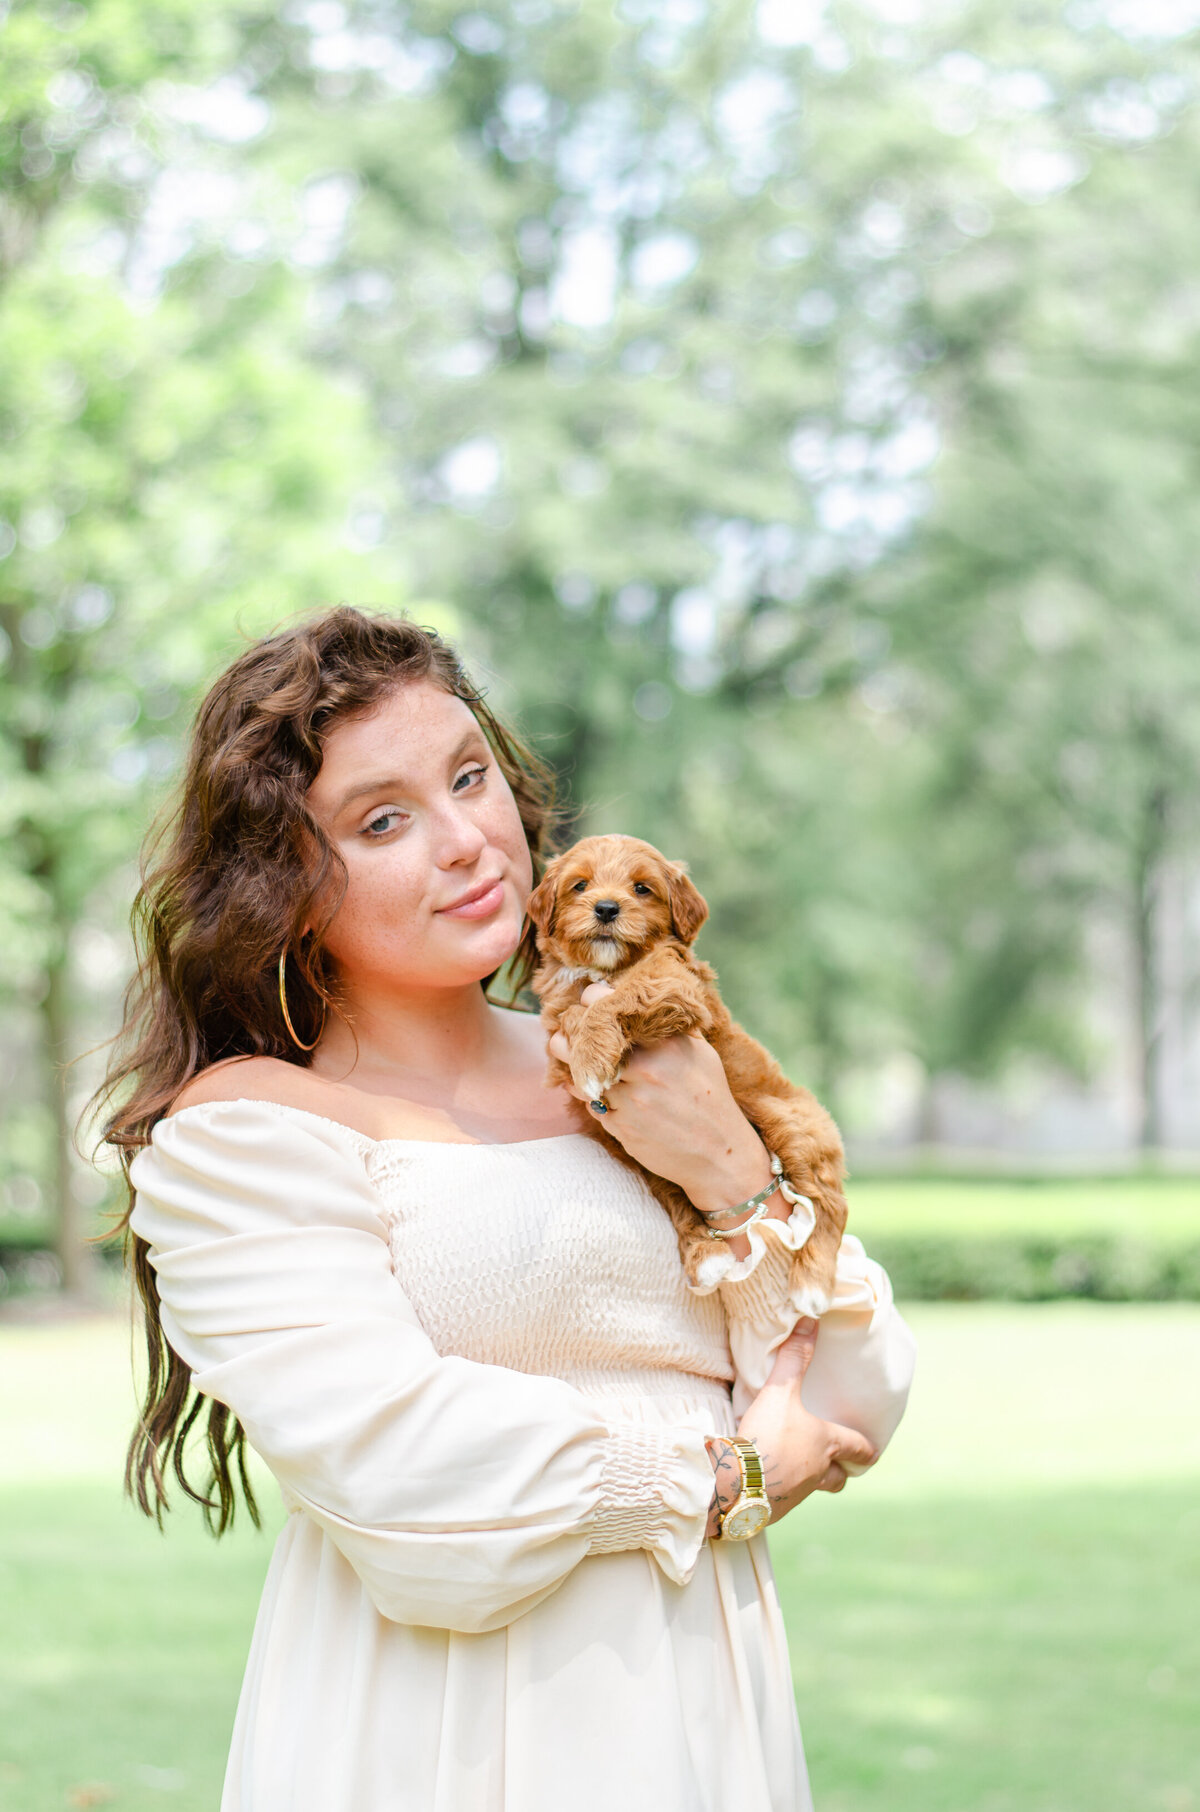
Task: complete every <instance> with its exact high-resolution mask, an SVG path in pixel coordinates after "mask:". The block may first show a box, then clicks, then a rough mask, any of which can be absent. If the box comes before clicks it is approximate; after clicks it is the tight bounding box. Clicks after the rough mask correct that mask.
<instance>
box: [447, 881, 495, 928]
mask: <svg viewBox="0 0 1200 1812" xmlns="http://www.w3.org/2000/svg"><path fill="white" fill-rule="evenodd" d="M503 899H504V882H503V881H502V880H501V881H493V882H492V885H491V886H490V887H489V888H488V890H487V892H486V893H481V894H480V895H479V897H478V899H474V900H464V901H463V904H462V905H461V906H443V907H442V909H441V911H440V912H439V913H438V917H439V918H442V919H486V918H487V917H488V916H489V915H490V914H491V913H493V912H495V910H496V908H497V906H499V905H500V903H501V902H502V900H503Z"/></svg>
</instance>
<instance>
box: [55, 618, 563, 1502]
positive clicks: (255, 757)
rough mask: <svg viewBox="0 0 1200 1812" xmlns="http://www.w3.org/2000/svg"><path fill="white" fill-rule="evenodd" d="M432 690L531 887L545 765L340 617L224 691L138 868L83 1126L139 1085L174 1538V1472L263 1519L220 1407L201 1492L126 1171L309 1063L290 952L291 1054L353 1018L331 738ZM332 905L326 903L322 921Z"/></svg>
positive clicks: (276, 646)
mask: <svg viewBox="0 0 1200 1812" xmlns="http://www.w3.org/2000/svg"><path fill="white" fill-rule="evenodd" d="M425 677H428V678H430V679H432V680H433V681H434V682H435V684H437V685H439V686H441V687H442V688H443V690H445V691H446V692H449V693H452V694H453V695H454V697H456V698H460V699H462V700H463V701H464V703H466V704H468V705H469V706H470V708H471V710H472V712H473V713H474V715H475V717H476V718H477V719H478V721H479V723H480V725H481V726H482V728H483V731H484V734H485V735H486V737H487V739H488V741H489V743H490V744H491V747H492V750H493V753H494V755H495V758H496V762H497V764H498V766H499V768H500V770H501V772H502V773H503V774H504V776H505V778H506V780H507V781H508V784H509V786H510V787H511V788H512V791H513V795H514V797H515V799H516V802H517V807H518V810H519V812H520V816H521V822H522V824H523V826H524V828H525V835H526V838H527V839H528V842H529V848H530V852H531V854H532V856H533V868H534V879H535V880H536V879H537V878H538V876H539V875H540V873H541V872H542V870H543V868H544V866H545V862H546V858H547V853H548V850H547V846H548V842H549V838H550V834H551V832H552V829H553V828H554V825H555V822H556V819H557V814H556V810H555V806H554V787H553V776H552V773H551V770H550V769H549V767H548V766H547V765H546V764H545V763H544V762H543V761H542V760H541V759H540V758H539V757H538V756H537V755H535V754H534V753H533V752H532V750H530V749H529V748H528V747H527V746H526V745H525V744H524V743H523V742H522V741H521V740H520V739H519V738H518V737H517V736H516V735H514V733H513V732H512V731H511V730H510V729H507V728H506V727H505V726H504V725H503V724H502V723H501V722H500V721H499V720H498V719H497V717H496V716H495V715H494V713H493V712H492V711H490V710H489V709H488V707H487V705H485V704H484V702H483V696H482V694H481V692H480V691H479V689H478V688H477V687H476V686H474V685H473V684H472V683H471V681H470V680H469V679H468V677H467V674H466V673H465V671H464V669H463V666H462V663H461V661H460V659H459V657H458V655H457V654H456V653H455V652H454V650H453V649H452V648H451V647H450V645H449V644H448V643H447V642H445V641H443V639H442V638H441V637H440V636H439V635H437V634H436V633H435V632H434V631H433V630H431V629H422V628H419V627H418V626H417V624H415V623H413V622H410V621H409V620H408V619H407V618H405V617H390V616H375V615H369V614H367V613H366V612H364V611H361V610H353V609H350V608H348V607H345V606H342V607H339V608H338V609H334V610H328V611H325V612H323V613H321V614H320V615H318V616H315V617H312V618H309V619H307V620H305V621H303V622H301V623H300V624H299V625H297V626H294V627H292V628H289V629H287V630H286V631H283V632H281V633H279V634H277V635H271V636H267V637H265V638H264V639H262V640H261V641H257V642H255V643H254V644H253V645H252V646H251V647H249V648H248V649H247V650H246V651H245V653H243V654H241V655H240V656H239V657H238V659H237V660H235V661H234V662H233V663H232V665H231V666H229V667H227V668H226V670H225V671H224V672H223V673H222V674H221V676H220V678H219V679H218V680H217V681H216V682H215V684H214V685H212V686H211V687H210V689H209V691H208V693H207V695H206V697H205V698H204V700H203V702H202V703H201V705H200V709H199V711H198V712H197V715H196V720H195V724H194V726H193V729H192V735H191V742H190V746H189V750H188V757H187V762H186V765H185V769H184V772H183V776H182V779H181V781H180V784H179V787H178V789H177V792H176V795H175V797H174V799H173V801H172V802H170V803H169V804H168V807H167V808H166V810H165V812H164V814H163V815H162V817H161V818H160V820H159V822H158V823H157V824H156V825H155V826H153V827H152V828H151V830H150V833H149V835H148V836H147V839H146V843H145V846H144V848H143V851H142V860H141V869H140V875H141V886H140V888H139V890H138V893H137V896H136V898H135V900H134V904H133V912H132V925H133V935H134V944H135V949H136V953H137V967H136V971H135V973H134V975H133V977H132V978H131V980H130V982H129V985H128V987H127V989H126V992H125V1000H124V1016H123V1024H122V1029H121V1031H120V1032H119V1033H118V1034H117V1037H116V1039H115V1040H114V1051H113V1056H112V1060H111V1062H110V1064H109V1068H108V1073H107V1075H106V1077H105V1080H104V1083H103V1084H102V1085H101V1087H100V1089H99V1090H97V1093H96V1096H95V1097H94V1098H93V1102H92V1103H89V1108H91V1107H94V1106H102V1107H104V1108H111V1107H112V1104H113V1102H114V1101H115V1099H116V1098H117V1097H118V1096H119V1095H121V1094H123V1093H124V1085H126V1084H127V1083H132V1089H131V1092H129V1093H128V1094H127V1095H125V1098H124V1100H123V1102H122V1104H121V1106H120V1107H119V1108H117V1109H116V1110H115V1111H112V1112H110V1113H109V1115H108V1117H107V1118H106V1119H105V1120H104V1121H103V1123H102V1130H101V1135H100V1141H99V1142H100V1143H101V1144H107V1145H111V1146H113V1147H115V1149H116V1151H117V1153H118V1154H119V1157H120V1162H121V1170H122V1174H123V1177H124V1182H125V1189H126V1195H127V1200H126V1203H125V1206H124V1211H123V1212H122V1213H121V1215H120V1216H119V1217H118V1219H117V1221H116V1224H115V1227H114V1229H113V1235H114V1236H120V1237H122V1238H123V1240H124V1250H125V1257H126V1262H127V1264H129V1266H130V1268H131V1269H132V1272H133V1277H134V1281H135V1284H136V1287H137V1291H138V1294H139V1296H140V1298H141V1302H142V1306H143V1310H144V1325H145V1335H146V1351H147V1359H148V1374H147V1381H146V1392H145V1398H144V1401H143V1403H142V1407H141V1413H140V1415H139V1419H138V1423H137V1427H136V1428H135V1430H134V1434H133V1438H132V1440H131V1442H130V1445H129V1452H128V1456H127V1458H126V1463H125V1489H126V1491H127V1492H128V1493H129V1495H130V1496H131V1497H133V1498H134V1499H135V1500H136V1502H137V1503H138V1504H139V1506H140V1507H141V1509H142V1510H143V1511H144V1512H145V1513H146V1515H147V1516H153V1517H154V1518H155V1519H156V1521H157V1522H158V1523H159V1525H160V1527H161V1524H162V1513H163V1511H164V1510H165V1509H167V1508H169V1504H168V1495H167V1479H168V1474H169V1473H173V1474H174V1476H175V1478H176V1479H177V1480H178V1482H179V1484H180V1485H181V1486H182V1488H183V1490H184V1492H185V1493H186V1494H187V1496H188V1497H189V1498H191V1499H193V1501H194V1502H196V1503H198V1504H200V1505H202V1506H203V1509H204V1515H205V1520H206V1521H207V1523H208V1525H209V1528H210V1529H211V1530H212V1531H213V1533H214V1534H217V1535H221V1534H223V1533H224V1531H225V1530H226V1529H227V1528H228V1527H229V1526H230V1524H231V1523H232V1521H233V1517H234V1511H235V1508H236V1502H237V1492H236V1489H235V1485H234V1470H235V1468H236V1472H237V1475H238V1478H239V1480H240V1483H241V1487H242V1492H243V1494H244V1497H245V1501H246V1507H247V1510H248V1511H249V1514H250V1517H251V1519H252V1520H253V1522H254V1523H255V1524H257V1523H258V1521H259V1514H258V1506H257V1504H256V1503H255V1500H254V1493H253V1490H252V1489H251V1486H250V1481H249V1478H248V1477H247V1473H246V1449H245V1431H244V1429H243V1428H242V1427H241V1424H240V1423H239V1422H238V1421H237V1419H236V1417H234V1416H233V1415H231V1413H230V1411H229V1410H228V1408H227V1407H226V1406H225V1404H223V1403H218V1402H216V1401H215V1400H210V1402H209V1406H208V1422H207V1431H206V1446H207V1452H208V1461H209V1466H210V1472H211V1476H210V1478H209V1481H208V1485H207V1488H206V1489H205V1490H203V1491H198V1490H197V1489H196V1488H195V1487H194V1486H193V1485H192V1484H191V1482H190V1481H189V1479H188V1477H187V1474H186V1470H185V1453H184V1449H185V1444H186V1442H187V1440H188V1437H189V1435H190V1434H191V1431H192V1429H193V1427H194V1425H195V1424H196V1422H197V1421H198V1420H199V1418H200V1416H201V1414H202V1411H203V1409H204V1403H205V1399H204V1398H203V1397H202V1396H201V1395H200V1394H199V1393H198V1392H194V1391H193V1387H192V1374H191V1370H190V1368H189V1367H188V1366H187V1365H185V1364H184V1362H183V1360H182V1359H181V1358H180V1357H179V1355H178V1353H176V1352H175V1351H174V1350H173V1348H171V1347H170V1346H169V1345H168V1343H167V1341H166V1339H165V1337H164V1335H163V1330H162V1321H161V1316H160V1311H159V1297H158V1285H157V1281H156V1278H155V1275H154V1270H153V1267H152V1266H151V1264H150V1260H149V1247H148V1245H147V1243H146V1241H145V1240H144V1239H141V1238H140V1237H139V1236H138V1235H137V1234H135V1233H134V1232H133V1231H132V1229H131V1228H130V1226H129V1216H130V1214H131V1212H132V1210H133V1204H134V1190H133V1186H132V1184H131V1183H130V1181H129V1165H130V1163H131V1161H132V1159H133V1156H134V1155H135V1153H136V1152H138V1151H139V1150H140V1149H141V1148H142V1147H143V1146H145V1145H147V1144H149V1142H150V1135H151V1132H152V1130H153V1128H154V1126H155V1125H156V1124H157V1122H158V1121H159V1120H161V1119H162V1117H163V1115H164V1114H165V1113H166V1112H167V1110H168V1109H169V1107H170V1106H171V1104H172V1102H173V1101H174V1100H175V1098H176V1096H177V1095H178V1094H179V1093H180V1091H181V1090H182V1088H183V1087H184V1085H185V1084H186V1083H187V1082H188V1081H190V1079H191V1078H192V1077H193V1076H195V1075H197V1074H198V1073H199V1072H200V1071H201V1070H204V1069H207V1068H208V1066H209V1065H210V1064H213V1063H216V1062H218V1061H219V1060H220V1059H221V1058H223V1057H232V1056H265V1057H279V1058H283V1059H284V1060H285V1061H287V1062H289V1063H295V1064H298V1065H300V1066H304V1065H305V1064H306V1061H307V1059H306V1058H305V1056H304V1054H303V1053H302V1052H300V1051H299V1050H298V1049H297V1046H296V1044H295V1043H294V1042H293V1040H292V1038H291V1037H290V1036H289V1033H288V1030H287V1027H286V1025H285V1023H284V1019H283V1014H282V1012H281V1009H280V1002H279V989H278V964H279V955H280V952H281V951H287V952H288V954H289V957H291V958H292V959H293V960H292V961H290V962H289V963H288V976H287V996H288V1007H289V1011H290V1013H291V1016H292V1023H293V1025H294V1026H295V1028H296V1033H297V1036H298V1037H299V1038H300V1039H302V1040H303V1041H304V1043H305V1044H308V1043H311V1042H312V1041H313V1040H314V1039H315V1038H316V1037H317V1034H318V1029H319V1027H320V1025H321V1023H322V1019H323V1015H324V1014H325V1013H326V1012H327V1011H332V1012H334V1013H339V1012H341V1005H340V1002H339V999H338V989H337V982H336V976H335V974H334V972H333V968H332V964H331V963H330V962H329V961H328V960H327V959H326V957H325V954H324V950H323V943H322V939H323V936H324V933H325V931H326V930H327V929H328V926H329V924H330V922H331V920H332V919H333V917H334V915H335V913H336V911H337V908H338V905H339V904H340V901H341V898H342V895H343V893H344V891H345V887H346V884H347V880H348V876H347V873H346V868H345V864H344V863H343V862H342V859H341V856H340V855H339V854H338V852H337V850H336V849H335V848H334V846H333V844H332V843H331V842H330V841H329V839H328V838H327V837H326V835H325V833H324V832H323V830H322V829H321V826H320V825H319V824H318V822H317V820H316V818H315V817H314V816H313V814H312V812H311V811H310V810H309V809H308V806H307V805H306V803H305V794H306V792H307V790H308V787H309V786H310V785H311V783H312V781H313V780H315V778H316V776H317V771H318V769H319V768H320V766H321V760H322V744H323V738H324V736H325V735H326V734H327V732H328V731H329V729H330V727H331V726H332V725H333V724H334V723H337V722H342V721H345V720H346V719H347V718H351V717H354V716H358V715H361V714H362V713H364V712H367V711H369V710H370V709H371V708H372V707H373V706H375V705H376V704H378V703H379V701H380V700H381V699H382V698H383V697H384V696H385V695H386V694H388V693H389V692H391V691H392V690H394V689H395V688H396V687H397V686H400V685H403V684H404V683H406V682H407V681H410V680H416V679H422V678H425ZM331 876H332V877H333V886H332V887H331V888H329V890H328V891H327V884H328V883H329V882H330V877H331ZM339 881H340V885H339ZM319 900H320V901H321V902H322V903H325V902H331V903H329V904H327V905H324V904H323V910H322V909H320V908H319V907H318V901H319ZM319 910H321V911H322V916H321V917H320V919H319V921H318V920H317V914H318V911H319ZM310 919H311V920H313V921H314V928H313V930H312V931H311V933H310V934H309V936H308V940H307V942H305V943H304V944H303V947H302V946H301V940H300V939H299V937H298V935H297V934H298V932H299V930H300V928H301V927H302V926H303V925H305V923H306V921H307V920H310ZM534 936H535V933H534V928H533V926H532V925H529V924H527V925H526V927H525V929H524V932H523V934H522V939H521V943H520V945H519V946H518V948H517V950H516V951H515V952H514V954H513V956H512V958H511V959H510V961H509V964H507V965H506V968H507V970H508V980H509V986H510V993H509V1000H510V1002H511V1001H515V1000H516V998H517V995H518V994H519V992H520V990H521V988H522V987H523V986H524V985H525V983H526V982H527V981H528V979H529V976H530V974H531V973H532V970H533V966H534V963H535V961H536V948H535V944H534ZM499 973H500V971H497V972H496V974H499ZM495 978H496V977H495V975H490V976H487V977H485V978H484V980H483V983H482V986H483V987H484V988H485V989H486V988H487V987H488V986H489V985H490V984H491V983H492V982H493V981H494V980H495ZM343 1017H344V1014H343Z"/></svg>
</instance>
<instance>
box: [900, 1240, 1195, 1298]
mask: <svg viewBox="0 0 1200 1812" xmlns="http://www.w3.org/2000/svg"><path fill="white" fill-rule="evenodd" d="M864 1244H865V1245H866V1248H867V1251H868V1252H869V1253H870V1255H871V1257H872V1258H877V1259H878V1260H879V1262H880V1264H881V1265H882V1266H883V1267H884V1269H885V1270H886V1271H887V1272H888V1274H889V1276H890V1277H891V1280H892V1287H893V1289H894V1290H895V1293H896V1295H897V1297H898V1298H900V1299H901V1300H902V1301H903V1300H906V1299H907V1300H908V1301H910V1302H982V1301H987V1300H992V1301H998V1302H1052V1301H1055V1300H1060V1299H1062V1298H1064V1297H1075V1296H1078V1297H1090V1298H1092V1299H1093V1300H1095V1301H1098V1302H1200V1242H1192V1243H1190V1244H1187V1245H1154V1244H1151V1243H1150V1242H1148V1241H1144V1240H1128V1239H1117V1238H1112V1237H1109V1236H1106V1235H1104V1234H1093V1235H1074V1236H1067V1237H1063V1238H1060V1239H1054V1238H1047V1237H1045V1236H1040V1237H1037V1238H1029V1237H1022V1236H1020V1235H1010V1236H1008V1237H999V1238H987V1237H983V1236H978V1237H977V1236H971V1237H968V1238H955V1237H954V1236H953V1235H941V1234H905V1235H895V1234H893V1235H890V1236H889V1235H880V1237H879V1238H877V1239H873V1238H870V1237H867V1238H866V1239H865V1240H864Z"/></svg>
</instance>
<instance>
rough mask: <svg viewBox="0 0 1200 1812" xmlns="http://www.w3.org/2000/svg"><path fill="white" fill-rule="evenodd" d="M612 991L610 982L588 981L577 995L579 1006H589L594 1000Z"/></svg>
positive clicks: (601, 998) (602, 997)
mask: <svg viewBox="0 0 1200 1812" xmlns="http://www.w3.org/2000/svg"><path fill="white" fill-rule="evenodd" d="M611 993H612V983H611V982H606V981H594V982H589V983H588V985H587V987H586V988H585V989H584V990H583V993H582V994H581V995H580V996H579V1004H580V1006H581V1007H590V1006H591V1005H592V1004H593V1002H594V1001H597V1000H603V999H604V996H605V995H606V994H611Z"/></svg>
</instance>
